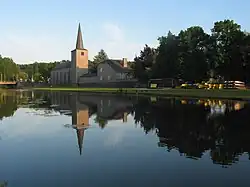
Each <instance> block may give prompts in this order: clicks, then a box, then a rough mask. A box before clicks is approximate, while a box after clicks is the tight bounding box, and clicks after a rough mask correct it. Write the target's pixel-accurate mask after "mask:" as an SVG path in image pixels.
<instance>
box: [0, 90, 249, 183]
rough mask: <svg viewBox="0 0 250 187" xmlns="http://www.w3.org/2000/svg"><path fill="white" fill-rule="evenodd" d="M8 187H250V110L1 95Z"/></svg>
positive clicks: (0, 133)
mask: <svg viewBox="0 0 250 187" xmlns="http://www.w3.org/2000/svg"><path fill="white" fill-rule="evenodd" d="M0 120H1V121H0V168H1V169H0V186H1V185H2V186H8V187H20V186H23V187H34V186H36V187H40V186H41V187H44V186H46V187H48V186H60V187H64V186H65V187H66V186H67V187H68V186H74V187H78V186H87V187H96V186H110V187H111V186H112V187H114V186H119V187H123V186H124V187H125V186H126V187H128V186H136V187H138V186H141V187H149V186H154V187H161V186H171V187H172V186H174V187H179V186H185V187H186V186H192V187H193V186H202V187H204V186H209V187H211V186H219V187H221V186H248V185H250V178H249V171H250V161H249V158H250V102H249V101H237V100H214V99H213V100H209V99H188V98H186V99H185V98H160V97H132V96H131V97H125V96H124V97H122V96H114V95H97V94H86V93H85V94H84V93H76V92H38V91H36V92H32V91H27V92H26V91H25V92H24V91H23V92H21V91H8V92H3V91H2V92H1V94H0Z"/></svg>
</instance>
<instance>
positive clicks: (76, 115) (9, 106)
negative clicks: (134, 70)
mask: <svg viewBox="0 0 250 187" xmlns="http://www.w3.org/2000/svg"><path fill="white" fill-rule="evenodd" d="M0 104H1V108H0V118H1V119H3V118H6V117H11V116H12V115H13V114H14V113H15V111H16V110H17V109H18V107H22V108H24V107H28V108H33V109H35V110H36V112H35V113H36V114H39V115H45V116H53V115H55V114H56V113H59V114H60V115H68V116H71V119H72V122H71V124H66V125H65V126H66V127H70V128H74V129H75V131H76V137H77V144H78V147H79V153H80V155H81V154H82V149H83V142H84V134H85V133H87V129H88V128H89V127H91V126H92V124H90V122H89V119H90V118H91V117H92V118H94V119H95V120H94V121H95V122H96V123H97V124H99V127H100V128H102V129H104V128H108V124H109V122H110V121H112V120H119V121H122V122H123V123H126V122H127V119H128V117H129V116H131V117H133V119H134V122H135V124H137V125H140V126H141V128H142V129H143V131H144V132H145V134H148V133H149V132H154V133H155V134H156V136H157V137H158V139H159V141H158V143H157V146H159V147H160V148H165V149H166V150H167V151H171V150H177V151H178V152H179V153H180V155H181V156H185V157H187V158H192V159H200V158H202V156H203V155H204V154H205V153H209V154H210V158H211V160H212V161H213V163H215V164H220V165H222V166H228V165H232V164H233V163H237V162H238V160H239V156H240V155H242V154H243V153H247V154H248V155H249V154H250V146H249V145H250V144H249V143H250V136H249V134H250V127H249V124H250V116H249V112H250V107H249V104H248V102H247V101H235V100H209V99H203V100H198V99H179V98H155V97H151V98H150V97H142V98H136V97H120V96H105V95H86V94H80V93H66V92H51V93H46V92H8V93H7V92H6V93H4V92H3V93H1V97H0ZM39 111H42V113H40V112H39Z"/></svg>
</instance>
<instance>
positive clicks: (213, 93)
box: [25, 87, 250, 100]
mask: <svg viewBox="0 0 250 187" xmlns="http://www.w3.org/2000/svg"><path fill="white" fill-rule="evenodd" d="M25 90H26V89H25ZM27 90H37V91H69V92H85V93H96V94H107V93H108V94H116V95H137V96H143V95H147V96H150V95H151V96H159V97H164V96H169V97H193V98H214V99H215V98H217V99H238V100H239V99H244V100H246V99H250V90H229V89H228V90H226V89H223V90H218V89H216V90H215V89H214V90H204V89H181V88H168V89H147V88H81V87H79V88H78V87H40V88H38V87H37V88H30V89H27Z"/></svg>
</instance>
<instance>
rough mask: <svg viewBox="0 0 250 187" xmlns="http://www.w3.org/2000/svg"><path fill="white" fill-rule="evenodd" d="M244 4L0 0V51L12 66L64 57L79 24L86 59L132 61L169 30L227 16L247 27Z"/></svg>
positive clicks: (219, 0) (208, 24)
mask: <svg viewBox="0 0 250 187" xmlns="http://www.w3.org/2000/svg"><path fill="white" fill-rule="evenodd" d="M249 7H250V1H247V0H238V1H236V0H210V1H202V0H172V1H170V0H154V1H153V0H151V1H149V0H105V1H102V0H70V1H69V0H12V1H10V0H0V8H1V10H0V54H1V55H2V56H6V57H11V58H12V59H13V60H14V61H15V62H16V63H18V64H23V63H33V62H52V61H60V60H70V51H71V50H73V49H74V48H75V43H76V35H77V27H78V24H79V23H81V29H82V33H83V42H84V47H85V48H87V49H88V50H89V59H90V60H91V59H92V58H93V56H94V55H96V54H97V53H98V51H100V49H104V50H105V51H106V53H107V54H108V56H109V58H114V59H121V58H128V59H129V60H132V59H133V58H134V57H135V55H138V54H139V53H140V50H141V49H142V48H143V46H144V45H145V44H148V45H149V46H152V47H156V46H157V45H158V41H157V38H158V37H159V36H163V35H166V34H167V33H168V31H169V30H170V31H171V32H173V33H176V34H177V33H178V32H179V31H180V30H182V29H186V28H188V27H190V26H195V25H199V26H202V27H203V28H204V29H205V31H206V32H209V31H210V29H211V28H212V27H213V24H214V22H216V21H218V20H224V19H233V20H235V22H237V23H238V24H240V25H241V26H242V29H243V30H247V31H250V20H249V18H250V11H249Z"/></svg>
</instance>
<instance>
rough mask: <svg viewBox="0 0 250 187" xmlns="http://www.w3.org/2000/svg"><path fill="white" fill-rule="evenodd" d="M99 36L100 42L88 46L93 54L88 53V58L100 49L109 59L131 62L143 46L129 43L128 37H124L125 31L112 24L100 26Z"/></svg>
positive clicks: (132, 42)
mask: <svg viewBox="0 0 250 187" xmlns="http://www.w3.org/2000/svg"><path fill="white" fill-rule="evenodd" d="M99 36H100V40H99V41H98V42H94V43H92V45H90V49H92V51H93V52H95V53H94V54H93V53H91V52H90V56H94V55H96V53H97V52H98V51H99V50H100V49H101V48H102V49H104V50H105V51H106V53H107V54H108V56H109V57H110V58H114V59H120V58H128V59H129V60H133V59H134V57H135V55H136V54H138V53H139V52H140V50H141V49H142V48H143V46H144V45H145V44H142V43H138V42H136V41H131V39H130V38H129V36H128V35H126V32H125V29H122V27H120V26H119V25H118V24H113V23H104V24H103V25H102V26H101V29H100V32H99Z"/></svg>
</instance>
